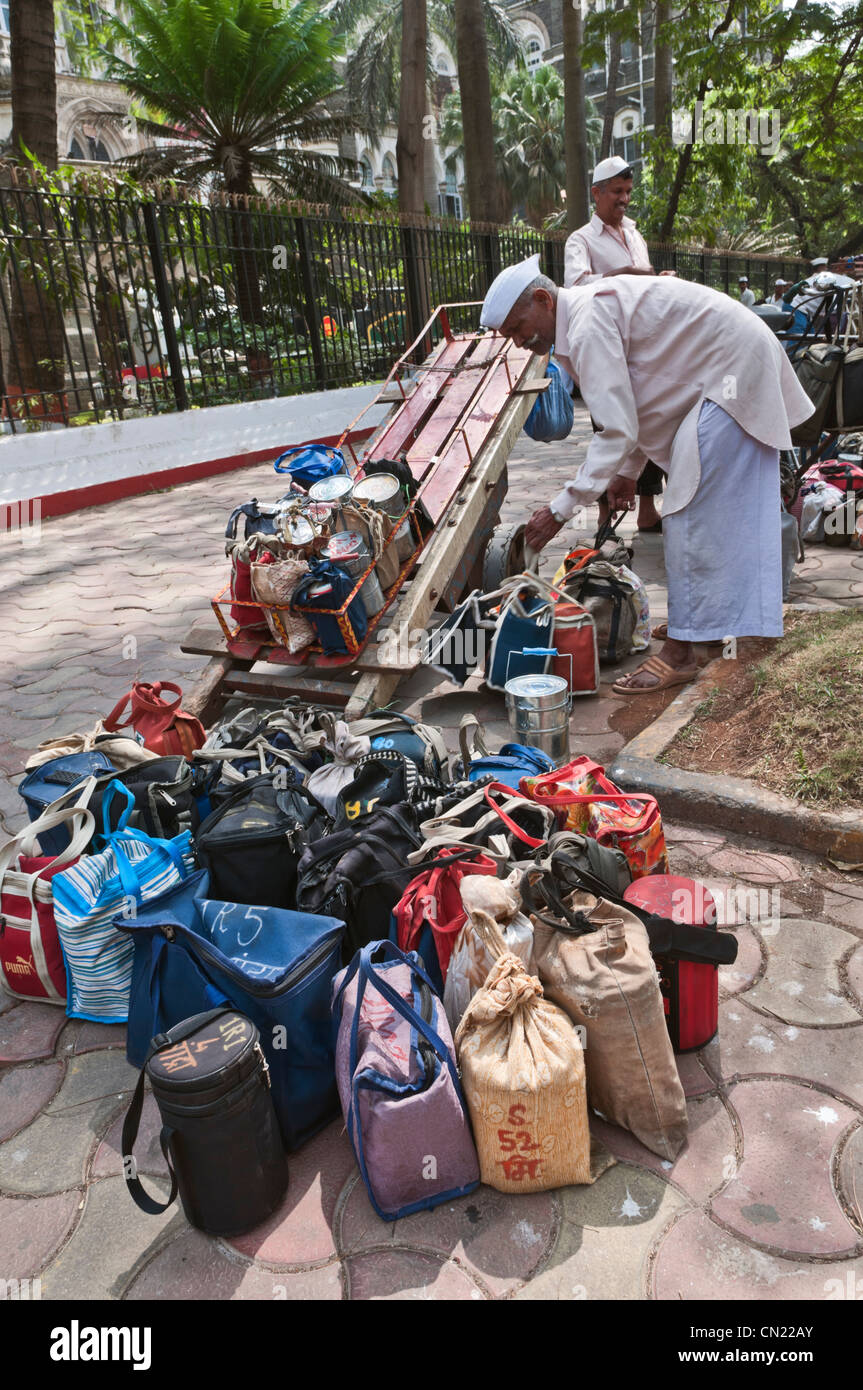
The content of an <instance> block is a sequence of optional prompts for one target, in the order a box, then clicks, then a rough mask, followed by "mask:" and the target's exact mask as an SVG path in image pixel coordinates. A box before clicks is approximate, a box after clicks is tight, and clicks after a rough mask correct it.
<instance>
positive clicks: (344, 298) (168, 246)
mask: <svg viewBox="0 0 863 1390" xmlns="http://www.w3.org/2000/svg"><path fill="white" fill-rule="evenodd" d="M565 240H566V233H565V232H562V231H561V232H549V233H542V232H538V231H535V230H534V229H532V228H530V227H525V226H507V227H494V226H486V225H483V224H479V225H477V224H474V225H470V224H467V223H462V222H457V221H455V220H450V219H445V218H435V219H414V220H413V221H411V222H407V221H403V220H400V219H399V218H398V217H397V216H395V215H393V216H389V215H384V216H378V217H376V218H375V219H374V220H371V219H370V218H369V217H368V215H367V214H366V215H360V214H356V213H347V214H346V213H339V212H335V211H332V210H330V209H327V208H315V207H309V206H307V205H297V206H290V205H288V206H275V205H272V204H267V203H266V202H264V201H263V200H253V201H252V202H251V203H250V204H238V203H237V201H236V200H233V201H231V200H228V199H226V198H223V199H213V200H211V201H209V202H195V201H191V200H183V199H181V198H179V197H177V196H176V195H174V196H165V195H163V196H156V195H154V196H152V197H148V198H145V199H142V198H141V197H139V196H137V195H136V194H133V193H132V192H130V191H129V190H128V189H125V188H123V187H122V186H119V187H118V186H116V185H104V186H92V185H86V184H82V185H80V186H76V187H75V188H72V189H69V190H67V191H63V192H58V191H48V190H43V189H39V188H36V187H34V186H29V185H21V184H15V183H13V185H12V186H11V187H8V186H5V187H0V407H2V416H0V418H2V428H3V429H4V430H5V431H6V432H9V431H12V432H17V431H19V430H27V429H31V430H32V429H42V428H46V427H53V426H62V425H69V424H81V423H88V422H91V421H93V422H96V421H101V420H106V419H115V420H116V419H123V418H128V417H130V416H134V415H142V414H155V413H158V412H162V411H174V410H186V409H189V408H193V407H195V406H208V405H218V404H222V403H225V402H229V401H234V402H235V401H246V400H254V399H260V398H262V397H268V396H282V395H293V394H296V393H299V392H304V391H314V390H327V389H331V388H334V387H338V386H346V385H352V384H356V383H361V382H367V381H375V380H379V379H381V378H382V377H383V376H385V375H386V373H387V372H388V370H389V368H390V366H391V364H392V362H393V361H394V359H395V358H396V357H398V356H399V355H400V354H401V353H402V352H403V351H404V349H405V346H406V344H407V343H409V342H410V341H411V339H412V337H413V336H414V334H415V332H416V331H417V328H418V327H419V326H420V325H421V324H422V323H423V322H424V320H425V319H426V318H427V317H428V316H429V313H430V311H431V309H432V308H433V307H434V306H435V305H436V304H441V303H456V302H462V301H465V300H476V299H482V297H483V296H484V294H485V291H486V289H487V288H488V285H489V283H490V282H491V280H492V279H493V277H494V276H495V275H496V274H497V273H498V271H499V270H500V269H501V268H502V267H503V266H505V265H509V264H511V263H512V262H514V261H516V260H519V259H521V258H523V257H524V256H527V255H531V254H532V253H534V252H539V254H540V260H541V265H542V268H543V270H544V271H545V272H546V273H547V274H549V275H550V276H551V278H552V279H554V280H555V281H556V282H557V283H562V279H563V255H564V243H565ZM652 254H653V257H654V264H655V265H656V267H657V269H676V270H677V271H678V273H679V274H680V275H682V276H684V277H685V278H687V279H693V280H700V281H701V282H703V283H706V284H711V285H714V286H715V287H716V288H717V289H724V290H726V291H727V290H729V289H736V280H737V276H738V275H739V274H747V275H748V276H749V278H750V282H751V284H752V287H753V289H755V291H756V293H758V292H759V291H760V292H761V293H762V294H763V295H764V296H765V297H768V298H769V297H770V294H771V293H772V284H773V280H774V279H775V278H776V276H777V275H779V274H782V275H784V277H785V278H786V279H797V278H799V277H800V275H801V274H803V273H805V264H804V263H803V262H800V261H796V260H791V259H785V260H779V259H776V258H772V257H755V256H751V257H741V256H732V255H727V254H725V253H720V252H716V251H702V250H698V249H693V248H687V247H679V246H657V247H654V248H652ZM415 326H416V327H415ZM452 326H453V328H455V329H467V328H473V327H475V326H476V311H475V310H472V309H459V310H456V311H454V314H453V317H452ZM412 330H413V331H412Z"/></svg>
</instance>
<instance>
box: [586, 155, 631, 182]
mask: <svg viewBox="0 0 863 1390" xmlns="http://www.w3.org/2000/svg"><path fill="white" fill-rule="evenodd" d="M624 169H625V170H626V171H627V173H628V174H631V173H632V167H631V165H629V164H627V162H626V160H625V159H621V157H620V155H619V154H613V155H612V156H611V158H610V159H603V160H602V161H601V162H600V163H599V164H597V166H596V168H595V169H594V171H593V178H592V179H591V184H594V183H602V182H603V180H604V179H613V178H614V177H615V175H617V174H622V173H623V171H624Z"/></svg>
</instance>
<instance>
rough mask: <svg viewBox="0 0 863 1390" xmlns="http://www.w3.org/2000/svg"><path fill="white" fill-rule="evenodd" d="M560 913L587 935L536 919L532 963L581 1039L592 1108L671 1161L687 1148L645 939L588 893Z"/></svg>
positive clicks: (627, 916) (622, 914)
mask: <svg viewBox="0 0 863 1390" xmlns="http://www.w3.org/2000/svg"><path fill="white" fill-rule="evenodd" d="M565 903H566V906H567V907H568V908H570V909H571V911H573V912H581V913H583V914H584V917H585V925H586V926H587V927H588V928H590V927H591V926H592V927H594V930H592V931H591V930H589V929H588V930H587V931H586V932H585V934H584V935H582V936H577V935H576V934H575V933H574V932H573V931H572V930H566V931H564V930H561V929H558V928H555V927H551V926H548V925H547V924H546V923H544V922H541V921H540V919H539V918H538V917H536V916H534V917H533V918H532V921H533V942H534V953H535V957H536V964H537V969H538V971H539V978H540V979H541V980H542V983H543V986H544V987H545V992H546V994H547V995H548V997H549V999H553V1000H554V1001H555V1002H556V1003H557V1004H560V1006H561V1007H562V1008H563V1009H565V1010H566V1012H567V1014H568V1015H569V1017H570V1018H571V1019H572V1021H573V1023H577V1024H580V1025H581V1026H582V1027H583V1028H584V1029H585V1033H586V1041H585V1045H584V1047H585V1058H586V1060H587V1089H588V1096H589V1100H590V1104H591V1106H592V1107H593V1109H594V1110H597V1111H599V1113H600V1114H601V1115H602V1116H603V1118H604V1119H606V1120H609V1121H610V1122H611V1124H615V1125H620V1126H621V1127H622V1128H623V1129H628V1130H629V1131H630V1133H632V1134H634V1135H635V1137H636V1139H639V1140H640V1141H641V1143H642V1144H644V1146H645V1148H648V1149H650V1151H651V1152H652V1153H655V1154H659V1157H660V1158H664V1159H668V1160H672V1159H674V1158H675V1157H676V1156H677V1154H678V1153H679V1151H680V1149H681V1148H682V1146H683V1144H684V1143H685V1141H686V1132H687V1116H686V1098H685V1096H684V1094H683V1087H682V1086H681V1084H680V1077H679V1076H678V1073H677V1066H676V1064H675V1061H674V1053H673V1051H672V1047H671V1039H670V1037H669V1036H668V1028H667V1027H666V1023H665V1011H664V1007H663V1003H662V995H661V993H660V989H659V977H658V976H657V973H656V966H655V965H654V963H653V958H652V956H651V954H650V943H649V941H648V937H647V929H646V928H645V926H644V924H643V923H642V922H641V921H639V919H638V918H637V917H636V916H635V915H634V913H632V912H629V911H628V910H627V909H626V908H624V907H618V906H617V905H616V904H614V903H609V902H606V901H605V899H604V898H595V897H594V896H593V895H592V894H591V893H583V892H574V893H571V894H570V895H569V897H568V898H567V899H566V900H565Z"/></svg>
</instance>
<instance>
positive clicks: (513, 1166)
mask: <svg viewBox="0 0 863 1390" xmlns="http://www.w3.org/2000/svg"><path fill="white" fill-rule="evenodd" d="M507 1119H508V1121H509V1123H510V1124H511V1125H519V1124H526V1123H527V1119H526V1115H525V1107H524V1106H523V1105H511V1106H510V1107H509V1114H508V1115H507ZM497 1137H498V1140H499V1142H500V1147H501V1152H502V1153H505V1154H509V1155H510V1156H509V1157H508V1158H501V1159H499V1160H498V1162H499V1163H500V1166H501V1168H502V1169H503V1171H504V1175H505V1177H506V1178H507V1179H508V1180H509V1181H510V1182H519V1181H521V1179H523V1178H540V1177H542V1159H541V1158H533V1157H531V1155H532V1154H535V1153H538V1151H539V1149H540V1148H541V1145H540V1144H538V1143H537V1142H536V1140H535V1139H534V1138H533V1135H532V1134H531V1132H530V1130H528V1129H516V1130H511V1129H499V1130H498V1132H497Z"/></svg>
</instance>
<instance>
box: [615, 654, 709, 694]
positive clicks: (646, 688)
mask: <svg viewBox="0 0 863 1390" xmlns="http://www.w3.org/2000/svg"><path fill="white" fill-rule="evenodd" d="M641 671H646V672H647V673H648V675H651V676H656V683H655V684H654V685H629V684H628V682H629V681H631V680H632V678H633V676H637V675H638V674H639V672H641ZM698 671H699V668H698V667H697V666H669V664H668V662H667V661H663V660H662V659H661V658H660V657H658V656H649V657H648V658H647V660H646V661H643V662H642V663H641V665H640V666H637V667H636V668H635V670H634V671H629V672H627V674H626V675H625V676H621V677H620V679H619V680H616V681H615V682H614V685H613V686H612V687H611V689H612V692H613V693H614V694H615V695H652V694H653V692H654V691H655V690H669V689H670V688H671V687H672V686H674V685H686V684H687V683H688V682H689V681H691V680H694V679H695V677H696V676H697V675H698Z"/></svg>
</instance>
